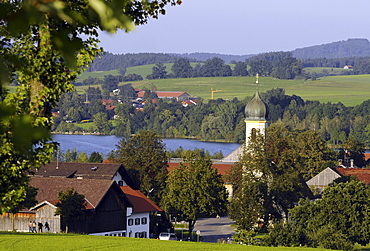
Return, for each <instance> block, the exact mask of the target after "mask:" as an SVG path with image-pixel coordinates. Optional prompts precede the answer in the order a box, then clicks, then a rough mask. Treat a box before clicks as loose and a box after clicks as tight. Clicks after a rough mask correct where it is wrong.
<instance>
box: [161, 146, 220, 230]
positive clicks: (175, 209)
mask: <svg viewBox="0 0 370 251" xmlns="http://www.w3.org/2000/svg"><path fill="white" fill-rule="evenodd" d="M164 202H165V203H164V204H163V207H164V208H166V209H167V210H169V211H170V212H172V213H174V214H175V215H179V216H181V217H182V218H185V219H186V220H187V221H188V222H189V233H190V232H191V231H192V230H193V228H194V224H195V222H196V220H197V219H198V216H199V214H200V213H204V214H208V215H217V214H218V215H224V214H225V213H226V205H227V192H226V189H225V187H224V185H223V180H222V177H221V175H220V174H218V173H217V169H216V168H213V167H212V161H211V160H210V159H209V158H205V157H202V156H200V155H199V154H194V153H193V152H192V153H188V155H187V156H186V157H185V158H183V161H182V162H181V163H180V165H179V166H178V167H175V168H174V169H173V170H171V172H170V175H169V178H168V181H167V190H166V194H165V198H164Z"/></svg>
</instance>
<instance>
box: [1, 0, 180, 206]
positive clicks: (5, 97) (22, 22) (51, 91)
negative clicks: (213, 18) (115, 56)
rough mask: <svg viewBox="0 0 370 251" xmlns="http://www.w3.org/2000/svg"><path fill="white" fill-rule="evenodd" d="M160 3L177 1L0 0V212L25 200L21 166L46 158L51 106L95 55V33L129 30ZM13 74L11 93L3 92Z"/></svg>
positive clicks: (51, 146)
mask: <svg viewBox="0 0 370 251" xmlns="http://www.w3.org/2000/svg"><path fill="white" fill-rule="evenodd" d="M167 4H171V5H176V4H181V1H180V0H177V1H175V0H156V1H151V2H150V3H148V2H147V1H134V2H132V1H127V0H124V1H121V0H112V1H108V2H107V1H99V2H98V4H97V2H96V1H85V0H83V1H78V2H76V1H69V0H63V1H42V2H37V4H35V2H34V1H1V2H0V9H1V10H3V11H2V12H1V13H0V22H1V24H2V25H1V27H0V140H1V142H2V147H1V151H0V160H1V161H0V176H1V177H2V179H1V181H0V213H3V212H6V211H8V210H9V209H10V208H11V207H12V206H14V205H15V204H17V203H19V201H22V200H23V199H24V198H25V195H26V184H27V182H28V179H27V175H28V171H29V170H30V169H32V168H33V167H37V166H40V165H42V164H46V163H47V162H48V161H49V160H50V157H49V156H51V154H52V152H53V150H54V148H55V145H54V144H53V143H50V139H51V138H50V134H49V133H48V132H49V129H50V127H51V125H52V116H51V109H52V107H53V106H55V104H56V103H57V102H58V100H59V99H60V97H61V95H62V93H64V92H69V91H71V90H72V89H73V85H72V84H71V83H72V82H73V81H74V80H75V79H76V76H77V74H78V73H80V72H81V71H83V70H84V69H86V66H87V65H88V64H89V63H90V62H91V61H92V60H93V58H94V57H95V56H97V55H98V54H99V53H101V52H102V50H101V49H100V48H98V46H97V40H96V36H97V34H98V32H97V31H98V30H99V29H100V30H105V31H109V32H114V31H116V30H117V29H125V30H126V31H129V30H130V29H131V28H132V27H133V25H140V24H145V23H146V22H147V21H148V19H149V18H150V17H154V18H158V16H159V15H160V14H165V10H164V8H165V6H166V5H167ZM16 74H17V76H18V82H19V83H20V85H19V86H18V87H17V90H16V91H15V92H12V93H10V92H5V91H4V86H7V84H8V83H10V82H12V78H13V76H15V75H16Z"/></svg>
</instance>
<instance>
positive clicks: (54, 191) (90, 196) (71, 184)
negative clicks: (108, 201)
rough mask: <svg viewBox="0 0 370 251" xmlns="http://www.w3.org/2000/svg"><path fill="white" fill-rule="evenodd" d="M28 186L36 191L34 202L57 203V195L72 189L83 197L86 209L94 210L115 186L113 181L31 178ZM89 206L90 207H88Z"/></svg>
mask: <svg viewBox="0 0 370 251" xmlns="http://www.w3.org/2000/svg"><path fill="white" fill-rule="evenodd" d="M30 185H31V186H32V187H35V188H37V189H38V191H37V196H36V200H37V201H39V202H42V201H49V202H51V201H58V193H59V192H60V191H66V190H68V189H70V188H73V189H74V190H75V191H76V192H77V193H79V194H82V195H84V196H85V199H86V201H87V202H88V204H87V206H86V207H87V209H89V208H96V207H97V206H98V205H99V203H100V201H101V200H102V199H103V197H104V195H105V194H106V193H107V192H108V190H109V189H110V188H111V187H112V186H117V185H116V183H115V182H114V181H113V180H93V179H55V178H39V177H31V181H30ZM89 204H90V205H89Z"/></svg>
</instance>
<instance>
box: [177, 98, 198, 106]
mask: <svg viewBox="0 0 370 251" xmlns="http://www.w3.org/2000/svg"><path fill="white" fill-rule="evenodd" d="M197 103H198V100H197V99H185V100H183V101H181V104H182V106H183V107H188V106H189V105H196V104H197Z"/></svg>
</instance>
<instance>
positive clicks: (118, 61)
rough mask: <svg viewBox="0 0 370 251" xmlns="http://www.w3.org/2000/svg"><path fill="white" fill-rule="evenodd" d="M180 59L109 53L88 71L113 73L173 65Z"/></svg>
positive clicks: (97, 60)
mask: <svg viewBox="0 0 370 251" xmlns="http://www.w3.org/2000/svg"><path fill="white" fill-rule="evenodd" d="M178 59H179V57H178V56H176V55H173V54H169V53H168V54H165V53H127V54H112V53H110V52H107V53H106V54H104V55H101V57H95V59H94V62H93V63H92V64H91V65H90V68H88V71H89V72H93V71H111V70H117V69H122V68H128V67H134V66H140V65H148V64H158V63H173V62H175V61H176V60H178ZM190 61H194V60H190Z"/></svg>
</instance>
